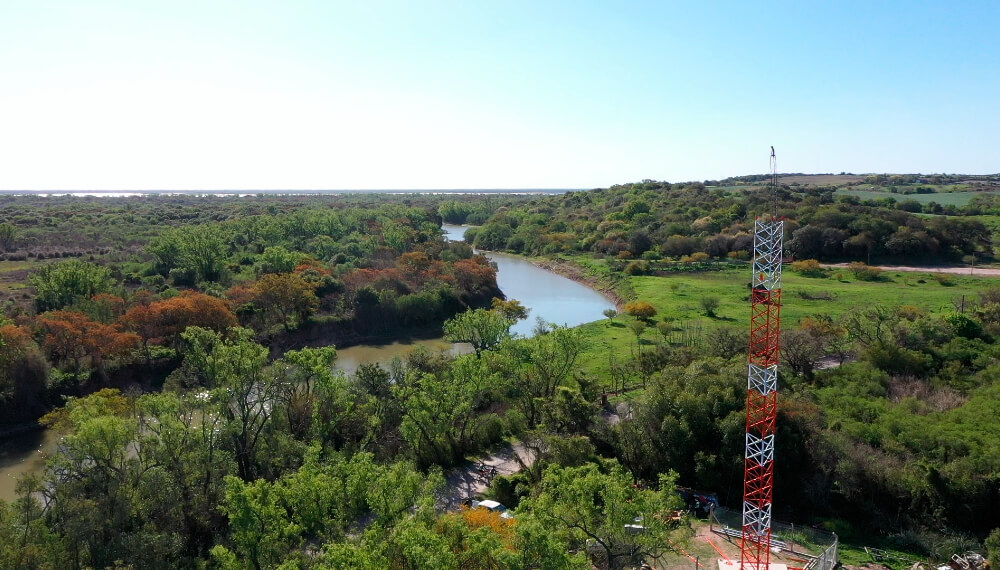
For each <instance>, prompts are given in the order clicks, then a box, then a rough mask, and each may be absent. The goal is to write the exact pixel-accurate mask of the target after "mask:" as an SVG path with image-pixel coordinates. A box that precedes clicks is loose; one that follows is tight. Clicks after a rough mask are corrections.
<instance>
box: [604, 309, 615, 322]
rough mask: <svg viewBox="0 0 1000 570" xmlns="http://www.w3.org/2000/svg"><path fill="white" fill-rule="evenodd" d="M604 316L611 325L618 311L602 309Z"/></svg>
mask: <svg viewBox="0 0 1000 570" xmlns="http://www.w3.org/2000/svg"><path fill="white" fill-rule="evenodd" d="M604 316H605V317H607V318H608V322H609V323H613V322H614V321H615V317H617V316H618V311H617V310H615V309H604Z"/></svg>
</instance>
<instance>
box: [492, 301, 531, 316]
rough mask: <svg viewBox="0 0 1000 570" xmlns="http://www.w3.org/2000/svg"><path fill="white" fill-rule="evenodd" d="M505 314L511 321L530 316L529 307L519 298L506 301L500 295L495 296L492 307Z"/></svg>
mask: <svg viewBox="0 0 1000 570" xmlns="http://www.w3.org/2000/svg"><path fill="white" fill-rule="evenodd" d="M491 310H493V311H496V312H497V313H500V314H501V315H503V316H504V317H505V318H506V319H507V320H509V321H511V322H517V321H523V320H524V319H527V318H528V312H529V309H527V308H526V307H525V306H524V305H522V304H521V302H520V301H518V300H517V299H511V300H509V301H504V300H503V299H501V298H499V297H494V298H493V308H492V309H491Z"/></svg>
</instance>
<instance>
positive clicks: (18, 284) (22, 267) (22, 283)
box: [0, 259, 56, 296]
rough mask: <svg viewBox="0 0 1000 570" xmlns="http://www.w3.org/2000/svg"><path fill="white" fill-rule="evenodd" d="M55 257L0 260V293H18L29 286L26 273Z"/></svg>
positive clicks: (52, 261)
mask: <svg viewBox="0 0 1000 570" xmlns="http://www.w3.org/2000/svg"><path fill="white" fill-rule="evenodd" d="M55 261H56V260H55V259H26V260H24V261H0V294H2V295H5V296H8V295H19V294H21V293H23V292H25V290H26V289H27V288H28V287H29V285H28V275H29V274H30V273H32V272H34V271H36V270H38V269H39V268H41V267H42V266H44V265H48V264H49V263H54V262H55Z"/></svg>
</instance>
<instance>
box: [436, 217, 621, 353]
mask: <svg viewBox="0 0 1000 570" xmlns="http://www.w3.org/2000/svg"><path fill="white" fill-rule="evenodd" d="M442 229H443V230H444V232H445V237H446V238H447V239H450V240H461V239H462V238H463V236H464V235H465V231H466V230H467V229H469V226H455V225H451V224H444V225H443V226H442ZM485 253H486V257H488V258H490V260H492V261H493V262H494V263H496V264H497V285H499V286H500V290H501V291H503V292H504V295H506V296H507V298H508V299H517V300H518V301H520V302H521V304H522V305H524V306H525V307H527V308H529V309H530V310H531V311H530V312H529V313H528V319H527V320H525V321H520V322H518V323H516V324H515V325H514V326H513V327H512V328H511V332H514V333H517V334H519V335H521V336H531V331H532V329H533V328H534V327H535V319H536V318H538V317H541V318H543V319H545V321H546V322H550V323H556V324H557V325H568V326H571V327H575V326H576V325H582V324H583V323H589V322H592V321H597V320H600V319H602V318H604V311H605V310H606V309H614V308H615V305H614V303H612V302H611V301H609V300H608V299H607V298H606V297H605V296H604V295H601V294H600V293H598V292H597V291H594V290H593V289H591V288H589V287H587V286H586V285H581V284H579V283H577V282H576V281H573V280H572V279H567V278H566V277H563V276H562V275H557V274H555V273H552V272H551V271H547V270H545V269H542V268H541V267H538V266H537V265H535V264H533V263H531V262H530V261H527V260H525V259H522V258H520V257H515V256H511V255H506V254H503V253H491V252H485Z"/></svg>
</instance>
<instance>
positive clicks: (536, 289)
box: [0, 224, 614, 501]
mask: <svg viewBox="0 0 1000 570" xmlns="http://www.w3.org/2000/svg"><path fill="white" fill-rule="evenodd" d="M466 229H468V228H466V227H463V226H453V225H447V224H446V225H445V226H444V231H445V234H446V237H447V238H448V239H450V240H461V239H462V235H463V234H464V233H465V230H466ZM486 256H487V257H489V258H490V259H491V260H492V261H493V262H494V263H496V264H497V284H498V285H499V286H500V290H501V291H503V292H504V294H505V295H506V296H507V298H508V299H517V300H518V301H520V302H521V304H523V305H524V306H525V307H527V308H528V309H529V311H530V312H529V313H528V319H527V320H524V321H521V322H518V323H516V324H515V325H514V326H513V327H512V328H511V332H513V333H516V334H518V335H521V336H531V331H532V329H533V328H534V326H535V319H536V318H538V317H541V318H542V319H544V320H545V321H546V322H552V323H556V324H560V325H569V326H576V325H579V324H583V323H589V322H591V321H596V320H599V319H601V318H603V316H604V315H603V312H604V310H605V309H613V308H614V303H612V302H611V301H610V300H608V299H607V298H606V297H604V296H603V295H601V294H600V293H598V292H597V291H594V290H593V289H590V288H589V287H587V286H585V285H581V284H580V283H577V282H575V281H573V280H571V279H567V278H566V277H563V276H561V275H557V274H555V273H553V272H551V271H548V270H545V269H542V268H540V267H538V266H536V265H534V264H532V263H531V262H530V261H527V260H525V259H523V258H519V257H515V256H510V255H504V254H502V253H489V252H486ZM417 345H426V346H427V347H428V348H430V349H431V350H452V351H455V352H469V351H471V348H470V347H468V346H467V345H453V344H451V343H449V342H448V341H446V340H444V339H443V338H437V339H428V340H418V341H413V342H393V343H390V344H385V345H358V346H352V347H348V348H344V349H339V350H338V351H337V355H338V358H337V366H338V367H339V368H341V369H343V370H344V371H345V372H347V373H350V372H353V371H354V370H355V369H357V367H358V366H359V365H360V364H362V363H364V362H379V363H382V364H385V363H388V362H389V361H391V360H392V359H393V358H394V357H396V356H404V355H405V354H406V353H408V352H409V351H411V350H413V348H414V347H416V346H417ZM58 441H59V436H58V435H57V434H55V433H53V432H50V431H48V430H44V431H30V432H27V433H23V434H17V435H14V436H11V437H9V438H7V441H4V442H3V443H2V444H0V499H3V500H5V501H12V500H14V498H15V495H14V487H15V485H16V480H17V478H19V477H21V476H22V475H24V474H26V473H32V472H40V471H41V470H42V468H43V466H44V456H45V455H46V454H48V453H51V452H52V451H54V450H55V448H56V445H57V444H58Z"/></svg>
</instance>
